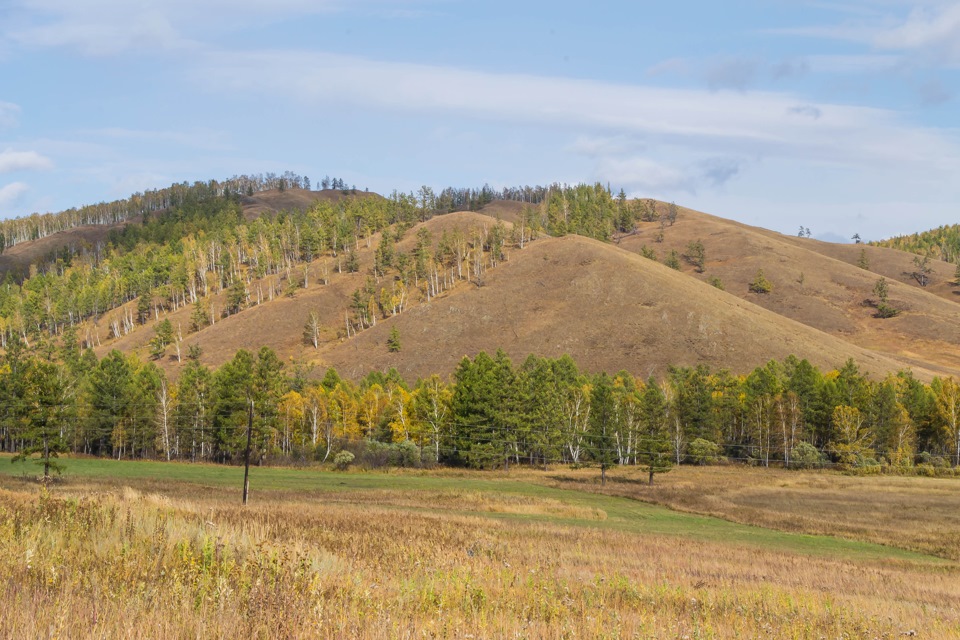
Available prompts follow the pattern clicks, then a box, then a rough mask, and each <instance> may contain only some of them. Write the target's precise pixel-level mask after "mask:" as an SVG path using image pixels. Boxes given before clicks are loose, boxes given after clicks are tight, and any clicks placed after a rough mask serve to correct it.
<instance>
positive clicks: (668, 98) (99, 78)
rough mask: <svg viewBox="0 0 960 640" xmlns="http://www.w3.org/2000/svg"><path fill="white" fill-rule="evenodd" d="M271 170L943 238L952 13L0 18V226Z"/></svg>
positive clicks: (10, 7)
mask: <svg viewBox="0 0 960 640" xmlns="http://www.w3.org/2000/svg"><path fill="white" fill-rule="evenodd" d="M286 170H290V171H293V172H295V173H299V174H301V175H306V176H309V177H310V178H311V179H312V180H313V181H314V183H317V182H319V180H320V178H322V177H323V176H324V175H329V176H336V177H340V178H342V179H344V180H345V181H346V182H347V183H348V184H350V185H356V186H357V187H358V188H361V189H364V188H367V189H370V190H371V191H376V192H379V193H390V192H391V191H393V190H394V189H397V190H401V191H412V190H415V189H417V188H419V187H420V186H421V185H427V186H430V187H433V188H434V189H435V190H439V189H442V188H443V187H446V186H458V187H468V186H469V187H480V186H482V185H484V184H489V185H491V186H493V187H495V188H499V187H504V186H513V185H525V184H530V185H534V184H550V183H554V182H562V183H569V184H575V183H579V182H588V183H593V182H597V181H599V182H602V183H604V184H609V185H610V187H611V188H612V189H613V190H614V191H615V192H617V191H619V190H620V189H621V188H622V189H624V190H625V191H626V192H627V194H628V195H630V196H632V197H653V198H658V199H661V200H666V201H674V202H676V203H677V204H680V205H683V206H687V207H691V208H694V209H698V210H701V211H706V212H708V213H712V214H715V215H720V216H723V217H727V218H732V219H735V220H739V221H742V222H746V223H748V224H754V225H759V226H763V227H766V228H770V229H775V230H778V231H781V232H784V233H789V234H796V233H797V231H798V229H799V227H801V226H802V227H805V228H809V229H810V230H811V232H812V234H813V235H814V236H815V237H819V238H821V239H829V240H836V241H849V239H850V237H851V236H852V235H853V234H854V233H857V234H859V235H860V236H862V237H863V238H864V239H881V238H885V237H890V236H892V235H897V234H904V233H912V232H915V231H922V230H925V229H929V228H933V227H937V226H939V225H943V224H953V223H958V222H960V219H958V218H960V216H958V214H960V206H958V203H960V2H944V1H940V0H914V1H907V0H874V1H866V0H794V1H790V2H788V1H786V0H726V1H724V2H715V1H710V2H706V1H704V2H693V1H686V0H677V1H675V2H652V1H648V0H634V1H632V2H626V1H617V2H613V1H606V0H594V1H593V2H589V3H588V2H566V1H563V0H554V1H551V2H545V1H544V2H540V1H524V0H513V1H511V2H505V1H502V0H484V1H482V2H480V1H477V0H474V1H468V0H269V1H267V0H83V1H82V2H77V1H76V0H0V218H9V217H13V216H21V215H29V214H30V213H33V212H41V213H42V212H47V211H60V210H63V209H66V208H70V207H74V206H81V205H84V204H92V203H96V202H100V201H110V200H116V199H119V198H124V197H127V196H129V195H130V194H132V193H135V192H138V191H142V190H146V189H154V188H161V187H166V186H169V185H170V184H171V183H174V182H183V181H188V182H194V181H197V180H201V181H206V180H210V179H224V178H228V177H231V176H233V175H238V174H244V173H248V174H249V173H260V172H275V173H280V172H283V171H286Z"/></svg>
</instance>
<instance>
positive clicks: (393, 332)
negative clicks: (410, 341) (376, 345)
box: [387, 327, 400, 353]
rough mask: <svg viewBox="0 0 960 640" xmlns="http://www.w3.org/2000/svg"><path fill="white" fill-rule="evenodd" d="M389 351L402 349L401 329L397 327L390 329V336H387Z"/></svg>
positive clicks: (394, 351) (393, 351)
mask: <svg viewBox="0 0 960 640" xmlns="http://www.w3.org/2000/svg"><path fill="white" fill-rule="evenodd" d="M387 351H389V352H390V353H396V352H398V351H400V331H399V330H398V329H397V328H396V327H393V328H392V329H390V336H389V337H388V338H387Z"/></svg>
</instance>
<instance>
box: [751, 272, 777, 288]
mask: <svg viewBox="0 0 960 640" xmlns="http://www.w3.org/2000/svg"><path fill="white" fill-rule="evenodd" d="M750 291H751V292H753V293H770V292H771V291H773V284H772V283H771V282H770V281H769V280H767V279H766V277H765V276H764V275H763V269H759V270H757V275H756V277H755V278H754V279H753V282H751V283H750Z"/></svg>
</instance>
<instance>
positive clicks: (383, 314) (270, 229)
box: [0, 187, 960, 379]
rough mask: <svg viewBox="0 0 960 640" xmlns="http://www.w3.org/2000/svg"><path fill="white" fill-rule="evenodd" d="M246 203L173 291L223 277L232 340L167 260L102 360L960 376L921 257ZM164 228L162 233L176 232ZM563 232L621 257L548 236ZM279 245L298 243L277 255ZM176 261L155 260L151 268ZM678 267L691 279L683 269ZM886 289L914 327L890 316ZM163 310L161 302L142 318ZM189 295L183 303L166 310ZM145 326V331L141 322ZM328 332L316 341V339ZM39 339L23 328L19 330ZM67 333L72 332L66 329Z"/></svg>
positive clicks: (666, 224) (213, 298) (107, 227)
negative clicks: (250, 356)
mask: <svg viewBox="0 0 960 640" xmlns="http://www.w3.org/2000/svg"><path fill="white" fill-rule="evenodd" d="M538 193H539V192H538ZM538 197H539V196H538ZM239 203H240V207H241V208H240V209H239V210H238V209H236V205H235V204H231V207H233V208H231V209H229V220H227V222H228V223H229V225H228V226H226V227H224V228H223V230H222V233H224V234H225V235H224V240H222V241H221V240H219V239H216V238H218V237H219V236H218V233H220V232H219V231H218V232H217V233H207V234H206V235H205V236H204V237H205V238H206V239H205V240H204V242H212V244H211V245H210V246H209V247H206V248H204V247H200V246H199V245H197V240H196V239H190V238H186V239H185V242H186V243H187V244H190V243H192V244H190V246H193V247H194V249H193V251H194V253H193V254H191V255H192V256H194V262H192V263H191V265H190V266H189V267H188V268H184V269H183V270H182V273H180V274H179V275H177V274H174V275H173V276H170V278H174V276H175V277H176V278H179V279H180V280H182V279H184V278H186V279H188V280H189V279H193V278H194V277H195V274H196V273H198V272H197V269H198V268H199V267H198V265H199V264H200V263H201V262H203V261H204V260H207V259H208V258H209V260H210V264H209V265H208V266H207V267H205V269H206V271H204V272H203V273H204V275H205V277H206V276H209V277H210V279H211V280H212V281H213V280H215V281H217V282H219V283H220V285H218V286H213V285H211V287H210V291H211V293H210V295H209V296H208V297H206V298H205V299H204V300H203V302H202V305H203V307H202V308H203V309H205V313H206V316H205V317H206V318H207V321H208V322H209V320H213V321H214V322H213V324H210V326H204V327H202V328H200V330H198V331H192V330H191V324H192V316H193V314H195V313H196V311H195V309H194V307H193V305H192V304H189V303H187V302H186V292H185V291H184V289H183V286H184V285H183V284H180V285H175V284H174V283H173V280H172V279H171V280H170V281H169V282H166V281H163V280H162V278H166V277H167V276H166V275H164V274H165V273H166V271H164V270H173V271H176V270H177V269H178V268H180V267H181V266H182V265H177V264H171V263H170V262H169V259H170V258H169V255H168V256H167V260H168V261H167V262H162V261H161V262H158V263H157V264H155V265H153V266H150V267H149V268H148V267H146V266H145V267H144V269H145V270H149V271H150V274H149V275H150V277H151V278H153V280H152V281H151V284H149V285H146V286H145V287H146V288H143V285H140V284H138V283H137V278H136V277H133V278H131V282H130V283H127V284H126V285H125V286H128V287H131V288H132V290H128V291H126V292H117V291H116V290H113V293H112V294H111V295H113V296H114V298H112V299H117V296H120V295H121V294H122V300H123V301H124V302H123V304H122V306H120V307H118V308H116V309H110V308H109V306H105V307H102V308H100V309H99V310H98V312H97V313H96V315H95V321H93V322H87V321H85V322H83V323H81V326H80V331H79V333H80V338H81V339H83V340H85V341H87V342H90V343H94V344H96V345H97V352H98V354H99V355H103V354H105V353H106V352H108V351H109V350H111V349H120V350H121V351H124V352H136V353H138V354H140V355H141V356H142V357H145V358H146V357H147V356H148V352H149V350H150V341H151V339H152V338H153V337H154V328H155V327H156V326H157V324H158V323H159V322H162V321H165V320H169V321H170V322H171V323H172V325H173V326H174V327H175V328H179V332H180V333H182V335H183V342H182V344H180V352H181V356H182V357H183V356H185V355H186V353H187V352H188V350H189V349H190V348H191V347H195V348H196V347H199V348H200V350H201V356H200V358H201V360H202V361H203V362H205V363H207V364H210V365H219V364H222V363H223V362H225V361H227V360H228V359H230V358H231V357H232V356H233V354H234V353H235V352H236V351H237V350H238V349H240V348H246V349H250V350H256V349H259V348H260V347H261V346H269V347H271V348H272V349H274V350H275V351H276V352H277V353H278V354H279V355H280V356H281V358H283V359H284V360H285V361H287V362H292V361H297V362H300V363H303V364H306V365H313V366H314V367H315V370H316V371H318V372H320V371H323V370H324V369H325V368H326V367H329V366H335V367H336V368H337V369H338V370H339V371H340V372H341V373H342V374H344V375H347V376H349V377H354V378H356V377H360V376H363V375H365V374H366V373H367V372H369V371H371V370H386V369H389V368H391V367H396V368H397V369H398V370H399V371H400V372H401V373H402V374H403V375H405V376H407V377H409V378H414V377H416V376H423V375H429V374H432V373H440V374H443V375H446V374H449V373H451V372H452V371H453V369H454V368H455V367H456V365H457V363H458V362H459V360H460V359H461V358H462V357H463V356H474V355H476V354H477V353H478V352H479V351H481V350H485V351H488V352H492V351H495V350H497V349H498V348H503V349H504V350H505V351H506V352H507V353H508V354H509V355H510V356H511V357H512V358H514V359H515V360H522V359H523V358H525V357H526V356H527V355H529V354H535V355H540V356H550V357H557V356H560V355H562V354H564V353H568V354H570V355H571V356H573V357H574V359H575V360H576V361H577V362H578V363H579V364H580V366H581V367H583V368H584V369H585V370H588V371H601V370H603V371H609V372H613V371H617V370H620V369H626V370H628V371H630V372H632V373H634V374H636V375H640V376H643V377H646V376H649V375H662V374H663V373H664V372H665V371H666V369H667V367H669V366H670V365H677V366H695V365H698V364H706V365H708V366H710V367H711V368H712V369H721V368H726V369H729V370H731V371H733V372H736V373H746V372H748V371H750V370H752V369H753V368H755V367H757V366H759V365H761V364H764V363H766V362H767V361H769V360H771V359H782V358H784V357H786V356H787V355H791V354H792V355H796V356H798V357H801V358H807V359H808V360H810V361H811V362H812V363H813V364H815V365H817V366H818V367H821V368H825V369H830V368H833V367H837V366H840V365H842V364H843V362H844V361H845V360H847V359H848V358H853V359H854V360H855V361H856V362H857V363H858V364H859V365H860V366H861V367H862V369H863V370H865V371H867V372H870V373H871V374H873V375H874V376H877V377H879V376H881V375H883V374H884V373H885V372H889V371H894V370H897V369H900V368H905V367H910V368H913V369H914V370H915V371H916V372H917V374H918V376H920V377H923V378H925V379H929V378H931V377H932V376H934V375H960V329H958V328H960V306H958V304H957V301H960V296H958V295H957V287H956V286H955V285H954V284H953V274H954V268H953V266H952V265H950V264H948V263H946V262H942V261H939V260H935V259H931V260H929V261H928V262H927V263H926V264H925V266H924V278H922V279H919V278H917V277H916V276H917V269H918V268H919V267H918V265H917V264H916V263H915V258H916V256H915V255H914V254H911V253H907V252H904V251H900V250H896V249H891V248H886V247H880V246H873V245H852V244H831V243H826V242H821V241H817V240H812V239H807V238H798V237H793V236H785V235H782V234H779V233H776V232H772V231H769V230H765V229H760V228H756V227H751V226H748V225H744V224H740V223H737V222H733V221H730V220H725V219H723V218H718V217H715V216H711V215H709V214H706V213H701V212H697V211H693V210H689V209H685V208H682V207H674V206H671V205H667V204H665V203H656V202H653V201H650V200H646V201H637V202H626V201H624V200H623V199H622V198H621V199H614V198H613V197H612V196H611V195H610V194H609V193H607V192H606V191H605V190H603V189H601V188H599V187H589V188H587V189H581V190H580V191H578V192H577V191H572V192H571V194H570V197H569V199H567V195H566V194H562V195H561V196H557V193H556V192H554V191H550V190H547V191H545V192H543V199H542V200H541V201H540V202H526V203H521V202H516V201H512V200H506V199H494V200H492V201H487V202H485V203H484V204H483V205H482V207H481V208H480V210H479V211H478V212H466V211H461V212H454V213H444V214H441V215H433V217H430V218H429V219H427V220H426V221H422V222H418V221H419V220H421V219H422V218H423V217H428V216H429V213H430V211H429V210H428V209H427V208H426V207H425V205H423V203H422V202H420V201H417V200H416V198H413V197H407V196H403V197H400V198H396V197H395V196H394V197H392V199H391V200H386V199H384V198H382V197H381V196H379V195H377V194H373V193H366V192H357V191H344V190H341V189H336V190H332V189H327V190H323V191H311V190H308V189H286V188H285V189H265V190H261V191H259V192H256V193H254V194H253V195H245V196H241V197H240V198H239ZM318 203H320V204H319V205H318ZM341 203H342V204H341ZM330 204H335V205H336V206H330ZM315 205H318V206H316V207H315ZM591 207H595V208H597V209H596V210H597V211H600V214H599V215H593V214H592V213H591V211H593V209H591ZM322 209H325V210H326V211H327V213H324V214H322V215H321V214H318V217H310V216H306V215H299V216H297V215H290V216H283V217H273V216H272V215H270V214H273V213H278V212H280V211H287V212H297V211H299V212H303V211H308V210H311V211H313V210H322ZM634 210H635V211H637V212H639V213H638V214H637V215H635V216H634V215H632V214H631V215H626V214H628V213H629V212H630V211H634ZM171 211H172V210H171ZM525 211H527V213H526V214H525V213H524V212H525ZM149 215H150V216H151V220H148V222H150V224H153V220H154V219H155V217H157V216H164V215H168V213H167V210H160V211H155V212H152V213H150V214H149ZM264 216H267V217H265V218H264ZM324 216H327V217H324ZM258 218H263V219H262V220H259V221H257V222H254V221H256V220H257V219H258ZM171 219H172V218H171ZM140 222H143V221H142V219H140V218H136V217H132V218H129V219H126V220H123V221H121V222H118V223H115V224H104V225H83V226H77V227H75V228H71V229H68V230H65V231H61V232H57V233H53V234H49V235H46V236H44V237H41V238H38V239H35V240H27V241H23V242H18V243H17V244H16V245H15V246H13V247H10V248H9V249H8V250H7V251H6V252H5V253H4V254H3V255H2V256H0V268H8V269H20V270H21V271H25V269H26V266H27V265H29V264H30V263H31V262H34V261H36V260H38V259H40V258H42V257H44V256H47V255H49V254H50V253H51V252H53V251H56V250H58V249H61V248H62V247H70V246H79V245H86V246H88V247H89V246H94V245H96V244H97V243H103V242H105V241H106V239H107V238H108V237H109V234H110V232H111V231H113V230H116V229H121V228H122V227H123V226H125V225H130V224H137V223H140ZM178 224H179V223H178ZM230 225H232V226H230ZM244 225H247V226H244ZM268 225H273V226H268ZM530 225H533V227H532V229H533V230H532V231H531V226H530ZM321 226H322V227H323V228H320V227H321ZM144 227H147V225H144ZM564 228H566V229H571V228H576V229H584V230H587V231H588V232H590V233H591V234H594V235H595V237H599V238H611V240H610V241H609V242H603V241H600V240H596V239H590V238H585V237H582V236H577V235H562V236H558V237H551V236H549V235H548V234H547V233H546V231H545V229H550V230H552V231H555V232H556V230H557V229H564ZM177 229H179V227H177ZM521 230H522V232H521ZM274 232H276V233H278V234H281V235H280V236H277V237H269V234H270V233H274ZM125 236H126V237H128V238H130V236H131V233H130V231H129V230H128V231H127V232H126V233H125ZM537 236H539V237H537ZM135 237H140V236H135ZM164 237H166V236H164ZM171 237H173V238H176V237H177V236H171ZM531 237H534V238H535V240H533V241H532V242H531V241H530V238H531ZM521 238H522V242H521ZM130 242H133V241H132V240H130ZM164 242H166V241H164ZM176 242H180V241H179V240H176V241H175V242H171V243H169V244H163V242H160V243H159V244H157V243H156V242H155V247H154V249H151V251H153V252H156V251H159V250H160V249H164V248H166V247H169V246H173V244H174V243H176ZM308 245H309V246H308ZM314 245H316V247H318V248H316V249H313V248H309V247H313V246H314ZM521 245H523V247H522V248H521ZM157 246H159V247H160V248H159V249H157V248H156V247H157ZM330 247H333V248H332V249H331V248H330ZM697 247H699V249H697ZM140 248H141V247H140V246H139V245H137V246H136V247H134V251H133V252H132V253H134V254H135V253H136V252H137V250H139V249H140ZM698 250H702V260H701V259H698V258H697V257H696V255H695V254H696V253H697V251H698ZM148 253H149V252H148ZM170 255H173V254H170ZM176 255H180V254H176ZM197 260H200V262H197ZM351 261H352V262H354V263H355V264H352V265H351V264H350V263H351ZM673 261H675V262H676V265H675V266H677V267H678V268H677V269H672V268H669V267H668V266H667V264H666V263H669V262H673ZM94 262H95V261H94V260H92V259H89V260H87V262H85V263H84V264H85V265H87V267H86V268H88V269H90V268H92V266H90V265H92V264H93V263H94ZM700 262H702V264H697V263H700ZM88 263H89V264H88ZM145 264H146V263H145ZM701 267H702V268H701ZM477 269H481V270H482V274H481V275H479V276H478V275H477V272H476V270H477ZM157 270H159V271H161V272H163V273H161V274H159V275H158V273H157ZM761 271H762V273H763V275H764V276H765V278H766V279H767V280H768V281H769V282H770V283H771V285H772V288H771V290H770V291H769V292H767V293H756V292H754V291H751V283H753V282H754V280H755V279H756V278H757V276H758V273H759V272H761ZM428 274H429V275H428ZM135 275H136V274H135ZM83 277H84V278H86V280H84V281H83V282H84V286H85V287H87V289H85V290H89V291H92V292H93V293H90V294H89V295H99V294H98V293H97V291H99V290H98V289H96V288H95V287H93V286H92V285H91V284H90V276H89V272H88V273H87V275H85V276H83ZM197 277H198V276H197ZM881 277H883V278H885V279H886V280H887V282H888V288H889V299H888V301H887V304H889V306H890V307H892V308H894V309H896V310H897V311H898V312H899V313H898V315H896V317H892V318H886V319H881V318H878V317H875V316H876V305H877V300H876V295H875V293H874V287H875V285H876V283H877V281H878V279H880V278H881ZM157 278H161V279H160V280H157ZM304 281H305V286H304ZM921 281H922V282H923V284H924V285H925V286H921ZM157 282H160V284H159V285H158V284H156V283H157ZM427 282H430V283H431V285H430V286H427V284H426V283H427ZM404 283H405V284H404ZM94 284H96V283H94ZM44 286H47V287H54V286H61V285H55V284H46V285H44ZM175 286H179V287H180V289H179V293H176V292H175V291H174V289H173V288H174V287H175ZM136 287H141V288H139V289H137V288H136ZM238 287H239V288H238ZM435 289H436V290H435ZM143 291H147V292H148V294H145V293H142V292H143ZM428 291H429V292H430V293H429V294H428ZM238 294H239V296H240V297H239V298H237V295H238ZM30 295H31V296H32V298H31V300H30V301H29V303H30V305H33V306H32V307H31V308H32V309H35V310H36V311H35V312H36V313H40V314H46V315H48V316H51V317H53V316H55V314H56V309H55V308H54V307H55V305H54V304H53V300H54V298H55V296H56V295H60V294H57V293H56V292H55V291H51V290H48V289H42V288H41V287H33V288H32V290H31V293H30ZM147 295H149V296H151V297H152V298H153V299H154V301H153V302H151V303H150V304H147V305H143V304H142V303H144V302H145V300H146V296H147ZM178 295H179V296H180V298H179V301H178V302H176V303H169V302H166V303H161V304H157V303H156V300H157V299H161V298H163V297H164V296H167V297H171V296H172V299H173V300H177V296H178ZM231 296H233V298H234V299H233V300H231ZM391 296H392V298H391ZM428 298H429V299H428ZM64 299H66V300H68V302H69V304H76V303H75V301H70V300H69V296H64ZM391 299H394V301H393V302H391V301H390V300H391ZM401 299H402V304H401V305H400V306H402V311H401V312H399V313H396V314H394V311H399V309H400V307H399V306H397V305H398V302H397V300H401ZM44 305H46V306H44ZM232 306H234V307H236V309H234V310H232V311H231V313H230V314H229V315H228V317H223V316H224V315H226V314H225V310H227V309H229V308H231V307H232ZM22 308H23V309H24V312H23V313H25V312H26V310H27V307H22ZM18 313H21V312H19V311H18ZM135 315H139V316H140V318H141V319H140V320H138V321H133V320H132V319H133V318H134V316H135ZM144 315H145V318H144ZM311 316H312V318H313V320H312V324H313V325H314V330H313V334H314V335H313V336H312V337H311V336H305V332H306V329H307V326H308V324H310V323H308V320H309V319H310V318H311ZM44 317H45V316H44ZM119 317H123V318H124V319H127V318H129V319H131V320H130V321H129V322H127V325H128V326H126V327H125V328H124V330H123V331H119V332H118V331H116V329H115V328H114V329H111V326H112V325H113V326H114V327H115V326H116V324H117V323H118V318H119ZM0 319H2V318H0ZM24 321H25V320H24V318H23V317H22V314H21V316H17V317H14V318H9V319H7V320H4V322H7V324H5V325H4V327H6V330H11V329H10V327H12V326H13V324H12V323H14V322H19V323H20V324H19V325H18V326H21V327H22V326H23V323H24ZM55 322H57V321H55ZM58 322H60V323H62V324H61V328H62V326H63V325H65V324H66V322H67V320H64V319H63V318H61V319H60V320H59V321H58ZM55 328H56V325H55ZM392 329H396V330H397V331H398V332H399V334H400V336H401V343H402V348H401V349H400V351H399V352H390V351H389V350H388V349H387V347H386V340H387V336H388V335H389V333H390V331H391V330H392ZM117 333H119V334H120V335H119V337H111V336H112V334H117ZM313 338H315V339H316V341H317V343H318V345H317V347H314V345H313ZM174 353H175V351H174V349H173V348H167V350H166V352H165V354H164V356H163V357H162V358H161V360H159V363H160V364H161V366H163V367H164V368H165V369H166V370H167V371H168V372H169V373H170V374H172V375H174V376H175V375H176V374H177V372H178V371H179V370H180V368H181V367H182V366H183V363H182V362H178V360H177V359H176V358H175V356H174ZM183 359H184V361H185V358H183Z"/></svg>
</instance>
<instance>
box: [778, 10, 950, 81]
mask: <svg viewBox="0 0 960 640" xmlns="http://www.w3.org/2000/svg"><path fill="white" fill-rule="evenodd" d="M893 4H894V5H896V4H898V3H893ZM899 4H901V5H902V4H909V5H912V9H911V10H910V11H909V13H908V14H907V15H902V14H901V15H899V16H898V15H896V13H891V10H892V9H894V8H896V7H887V8H886V11H885V12H884V13H881V14H878V13H877V12H876V7H875V8H874V12H871V13H869V14H867V15H861V16H859V17H858V19H856V20H854V21H849V22H844V23H842V24H831V25H814V26H806V27H792V28H786V29H776V30H771V31H770V32H771V33H775V34H786V35H794V36H805V37H811V38H823V39H832V40H844V41H848V42H856V43H860V44H863V45H867V46H869V47H872V48H873V49H874V50H876V51H892V52H899V53H901V54H904V55H908V56H909V57H910V59H911V61H912V62H913V63H921V64H923V63H926V64H932V65H946V66H950V67H960V4H958V3H957V2H945V1H938V2H926V3H924V2H910V3H899Z"/></svg>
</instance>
